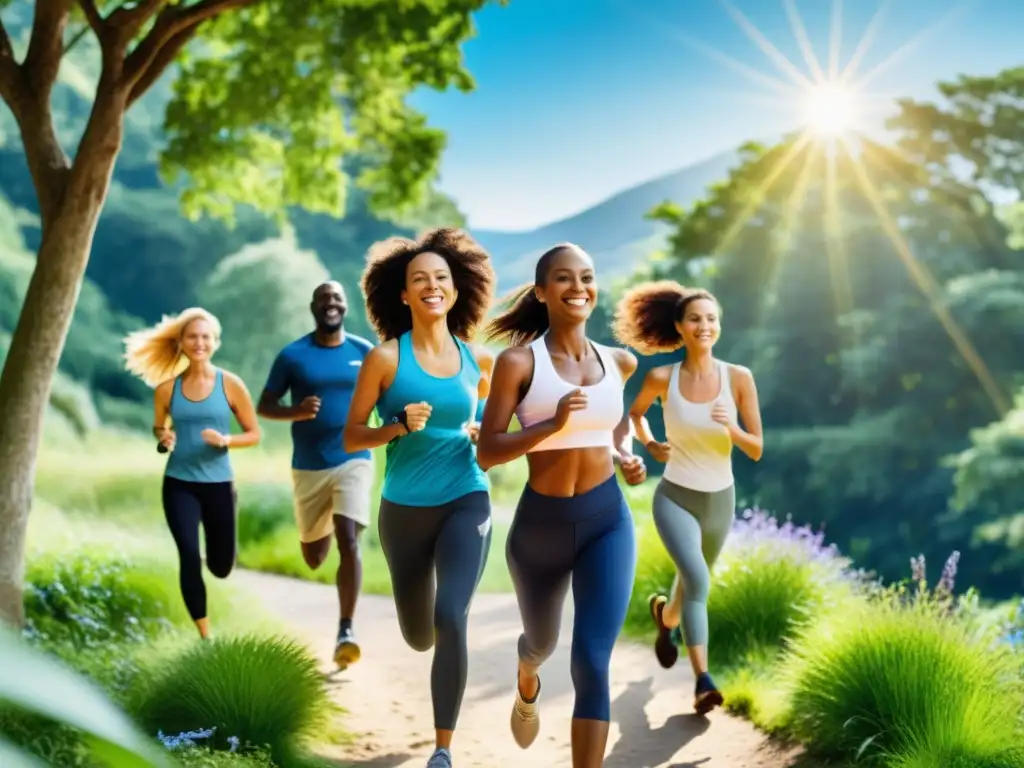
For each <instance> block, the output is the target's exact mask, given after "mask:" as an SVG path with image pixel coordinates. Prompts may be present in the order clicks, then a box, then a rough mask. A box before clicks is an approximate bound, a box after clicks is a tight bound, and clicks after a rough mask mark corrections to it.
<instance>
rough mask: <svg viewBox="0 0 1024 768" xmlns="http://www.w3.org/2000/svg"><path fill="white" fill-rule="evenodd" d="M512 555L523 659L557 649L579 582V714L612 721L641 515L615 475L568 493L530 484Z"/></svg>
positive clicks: (575, 662)
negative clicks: (612, 674)
mask: <svg viewBox="0 0 1024 768" xmlns="http://www.w3.org/2000/svg"><path fill="white" fill-rule="evenodd" d="M506 557H507V559H508V568H509V572H510V573H511V575H512V583H513V585H514V586H515V590H516V597H517V598H518V600H519V612H520V613H521V614H522V619H523V634H522V635H521V636H520V637H519V658H520V659H521V660H522V661H523V663H524V664H527V665H529V666H532V667H534V668H537V667H540V665H541V664H542V663H543V662H544V661H545V660H546V659H547V658H548V657H549V656H550V655H551V654H552V652H553V651H554V650H555V645H556V643H557V642H558V631H559V626H560V624H561V619H562V606H563V604H564V603H565V593H566V591H567V590H568V589H569V584H570V581H571V583H572V594H573V603H574V607H575V618H574V621H573V628H572V667H571V670H572V682H573V688H574V689H575V691H576V703H575V706H574V708H573V717H575V718H582V719H587V720H605V721H607V720H610V719H611V693H610V690H609V686H608V667H609V664H610V662H611V655H612V648H613V647H614V646H615V640H616V638H617V637H618V636H619V632H620V631H622V625H623V624H624V623H625V621H626V610H627V608H628V607H629V598H630V593H631V592H632V589H633V577H634V575H635V572H636V537H635V535H634V531H633V517H632V515H631V514H630V511H629V507H628V506H627V504H626V500H625V498H623V496H622V491H621V490H620V489H619V484H618V481H617V480H616V478H615V476H614V475H612V476H611V477H610V478H609V479H608V480H606V481H605V482H603V483H601V484H600V485H599V486H597V487H596V488H593V489H591V490H589V491H587V492H586V493H583V494H581V495H579V496H570V497H568V498H557V497H553V496H544V495H543V494H540V493H537V492H536V491H534V490H533V489H532V488H530V487H529V486H527V487H526V490H524V491H523V495H522V497H521V498H520V500H519V506H518V507H517V509H516V515H515V519H514V521H513V523H512V527H511V529H510V530H509V534H508V544H507V546H506Z"/></svg>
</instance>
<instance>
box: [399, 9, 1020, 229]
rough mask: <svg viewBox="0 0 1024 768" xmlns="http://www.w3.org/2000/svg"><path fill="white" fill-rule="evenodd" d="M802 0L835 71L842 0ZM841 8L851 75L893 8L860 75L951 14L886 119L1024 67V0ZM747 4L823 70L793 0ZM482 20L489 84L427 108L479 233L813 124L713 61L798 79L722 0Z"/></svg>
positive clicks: (479, 53)
mask: <svg viewBox="0 0 1024 768" xmlns="http://www.w3.org/2000/svg"><path fill="white" fill-rule="evenodd" d="M795 4H796V6H797V8H798V9H799V12H800V15H801V17H802V19H803V22H804V25H805V27H806V29H807V34H808V37H809V38H810V41H811V43H812V45H813V46H814V49H815V52H816V54H817V58H818V60H819V61H821V62H822V63H823V65H826V66H827V61H828V47H829V45H828V43H829V37H830V25H831V21H830V17H831V8H832V0H796V2H795ZM842 5H843V9H842V21H843V23H842V45H841V46H840V65H841V66H842V65H845V64H846V63H847V62H848V61H849V60H850V57H851V55H852V54H853V51H854V49H855V48H856V46H857V42H858V40H860V39H861V38H862V37H863V35H864V31H865V29H866V28H867V26H868V23H869V21H870V20H871V17H872V16H873V15H874V14H875V12H876V11H877V10H878V8H879V7H880V6H883V5H884V6H886V11H885V15H884V16H883V17H882V21H881V23H880V24H879V25H878V27H877V34H876V35H875V37H874V41H873V43H872V45H871V47H870V49H869V50H868V51H867V53H866V55H864V57H863V59H862V60H861V64H860V66H859V67H858V71H859V72H861V73H867V72H868V71H870V70H871V69H873V68H874V67H875V66H877V65H878V64H880V63H881V62H882V61H883V60H885V59H886V58H887V57H888V56H890V55H891V54H893V53H894V52H896V51H897V50H898V49H899V48H900V47H901V46H902V45H904V44H905V43H906V42H907V41H910V40H913V39H915V37H917V36H918V35H920V33H921V32H922V31H923V30H925V29H926V28H928V27H929V26H930V25H931V26H933V27H934V25H936V23H937V22H941V21H942V20H943V19H945V21H944V23H941V24H939V26H937V27H934V28H933V29H932V30H931V31H930V32H929V33H928V34H927V36H925V37H924V38H923V39H920V41H919V42H918V44H917V45H915V46H913V47H912V48H911V49H909V50H907V51H905V52H904V53H903V54H902V55H901V57H900V58H899V60H898V61H895V62H893V63H892V65H891V66H889V67H888V68H887V69H886V70H885V71H883V72H881V73H880V74H879V75H878V76H877V77H876V78H875V79H874V81H873V82H872V83H871V85H870V86H869V88H868V92H869V93H871V94H874V97H873V104H874V106H873V109H872V115H871V116H872V117H875V118H876V122H880V121H881V117H882V116H883V115H884V110H885V109H886V105H887V104H888V103H891V100H892V98H895V97H897V96H904V95H906V96H913V97H917V98H931V97H932V96H933V94H934V93H935V91H934V83H935V81H937V80H941V79H949V78H952V77H955V76H956V75H957V74H960V73H969V74H990V73H994V72H996V71H998V70H999V69H1002V68H1005V67H1009V66H1016V65H1022V64H1024V50H1022V48H1021V44H1020V40H1021V36H1020V30H1022V29H1024V0H974V1H973V2H957V1H956V0H892V1H891V2H886V3H882V2H880V0H845V2H843V3H842ZM733 7H735V8H737V9H738V10H739V11H741V12H742V13H743V14H744V15H745V16H746V17H747V18H748V19H749V20H750V21H751V22H752V23H753V24H754V25H755V26H756V27H757V28H758V29H759V30H760V31H761V32H762V33H763V34H764V36H765V37H766V38H767V39H768V40H770V41H771V43H772V44H773V45H774V46H775V47H776V48H778V49H779V50H780V51H781V52H782V53H783V54H785V56H786V57H787V58H788V59H789V60H790V61H791V62H793V64H795V65H796V66H797V68H798V69H800V70H801V71H802V72H804V73H805V74H809V69H808V66H807V64H806V63H805V62H804V59H803V57H802V55H801V52H800V47H799V45H798V43H797V41H796V39H795V37H794V35H793V33H792V32H791V30H790V26H789V20H788V16H787V14H786V10H785V6H784V2H783V0H733ZM951 12H952V13H953V14H954V15H952V16H946V14H948V13H951ZM476 20H477V26H478V31H479V33H478V35H477V37H476V38H475V39H474V40H472V41H470V42H469V43H468V44H467V45H466V46H465V56H466V63H467V65H468V67H469V69H470V70H471V72H472V73H473V75H474V77H475V79H476V81H477V89H476V91H474V92H473V93H470V94H460V93H457V92H451V93H443V94H439V93H435V92H423V93H418V94H417V95H416V96H415V98H414V99H413V103H414V104H415V106H416V107H417V108H419V109H422V110H423V111H425V112H426V113H427V114H428V115H429V117H430V120H431V123H432V124H433V125H435V126H437V127H439V128H442V129H444V130H445V131H446V132H447V134H448V149H447V151H446V153H445V157H444V162H443V166H442V179H441V183H440V187H441V188H442V189H443V190H444V191H445V192H447V193H448V194H450V195H452V196H453V197H454V198H455V199H456V200H457V201H458V203H459V206H460V207H461V209H462V210H463V211H464V212H465V213H466V214H467V215H468V218H469V223H470V225H471V226H473V227H476V228H487V229H500V230H518V229H529V228H533V227H535V226H539V225H541V224H545V223H548V222H550V221H554V220H557V219H560V218H563V217H565V216H567V215H571V214H573V213H576V212H578V211H580V210H583V209H585V208H588V207H589V206H591V205H593V204H594V203H597V202H599V201H600V200H602V199H604V198H606V197H608V196H609V195H612V194H614V193H615V192H617V191H619V190H622V189H625V188H627V187H629V186H632V185H634V184H637V183H640V182H643V181H646V180H647V179H650V178H653V177H655V176H659V175H662V174H665V173H668V172H671V171H674V170H677V169H679V168H682V167H684V166H686V165H689V164H691V163H694V162H697V161H699V160H702V159H704V158H706V157H709V156H710V155H713V154H715V153H716V152H720V151H723V150H726V149H730V148H732V147H735V146H736V145H738V144H739V143H741V142H743V141H745V140H747V139H750V138H770V137H772V136H775V135H778V134H779V133H781V132H783V131H786V130H790V129H793V128H795V127H797V126H798V125H799V123H800V118H801V116H800V113H799V107H798V106H797V105H796V102H794V101H793V100H792V99H787V97H785V96H782V95H780V94H778V93H777V92H775V91H773V90H772V89H771V88H770V87H768V86H766V85H764V84H763V83H761V82H758V81H756V80H752V79H751V78H749V77H748V76H747V75H745V74H744V73H742V72H738V71H736V69H735V68H732V67H730V65H728V64H725V63H722V62H721V61H720V60H718V59H716V58H715V57H714V54H708V53H707V50H706V49H707V48H711V49H714V50H717V51H719V52H720V53H722V54H725V55H727V56H729V57H731V58H732V59H734V60H737V61H739V62H741V63H742V64H745V65H746V66H747V67H750V68H752V69H755V70H757V71H759V72H761V73H763V74H765V75H770V76H772V77H773V78H776V79H779V80H786V79H787V76H786V75H785V74H784V73H782V72H781V71H780V70H779V69H777V68H776V67H775V65H774V64H773V62H772V60H771V59H770V58H769V57H768V56H766V55H765V54H764V53H763V52H762V51H761V50H760V49H759V48H758V47H757V45H756V44H755V43H754V42H752V41H751V40H750V39H749V38H748V37H747V36H746V35H745V34H744V32H743V30H742V29H741V27H740V26H739V25H738V24H737V23H736V22H735V21H734V20H733V19H732V18H731V17H730V15H729V13H728V11H727V9H726V6H725V5H724V4H723V3H722V2H720V0H511V2H510V3H509V4H508V5H507V6H506V7H500V6H497V5H492V6H488V7H487V8H485V9H484V10H483V11H481V12H480V13H479V14H477V16H476ZM694 40H697V41H699V42H698V43H697V44H696V45H695V44H694V43H693V42H692V41H694ZM701 46H704V48H702V47H701ZM875 98H877V101H874V99H875Z"/></svg>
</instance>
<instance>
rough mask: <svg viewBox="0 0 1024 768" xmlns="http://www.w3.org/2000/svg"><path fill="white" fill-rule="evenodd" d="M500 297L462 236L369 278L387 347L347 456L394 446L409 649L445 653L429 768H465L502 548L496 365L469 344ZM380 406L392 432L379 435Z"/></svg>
mask: <svg viewBox="0 0 1024 768" xmlns="http://www.w3.org/2000/svg"><path fill="white" fill-rule="evenodd" d="M493 285H494V271H493V269H492V268H491V262H490V257H489V256H488V255H487V253H486V252H485V251H484V250H483V249H482V248H481V247H480V246H479V245H478V244H477V243H476V242H474V241H473V239H472V238H470V237H469V235H467V234H465V233H464V232H461V231H459V230H454V229H435V230H432V231H430V232H427V233H426V234H425V235H423V236H422V237H421V238H420V239H419V240H417V241H412V240H406V239H404V238H391V239H389V240H386V241H384V242H382V243H378V244H377V245H375V246H374V247H373V248H372V249H371V251H370V255H369V258H368V263H367V267H366V270H365V272H364V273H363V293H364V294H365V296H366V309H367V315H368V316H369V318H370V321H371V322H372V323H373V325H374V327H375V328H376V330H377V334H378V335H379V336H380V338H381V339H382V340H383V342H382V343H381V345H380V346H378V347H375V348H374V349H373V350H372V351H371V352H370V354H369V355H367V357H366V361H365V363H364V364H363V367H362V369H361V370H360V372H359V380H358V382H357V383H356V391H355V394H354V395H353V397H352V407H351V410H350V412H349V419H348V423H347V424H346V426H345V449H346V450H348V451H366V450H371V449H373V448H376V447H377V446H380V445H387V463H386V465H385V472H384V487H383V489H382V491H381V496H382V498H381V503H380V514H379V516H378V521H377V525H378V529H379V532H380V542H381V548H382V549H383V551H384V557H385V558H386V560H387V563H388V568H389V569H390V571H391V585H392V590H393V592H394V598H395V606H396V607H397V609H398V621H399V624H400V625H401V629H402V635H403V636H404V637H405V641H406V642H407V643H408V644H409V646H410V647H412V648H413V649H415V650H417V651H426V650H428V649H430V648H431V647H434V660H433V665H432V667H431V672H430V690H431V696H432V699H433V709H434V728H435V750H434V753H433V754H432V755H431V757H430V759H429V760H428V761H427V768H451V765H452V755H451V743H452V735H453V732H454V730H455V725H456V722H457V720H458V715H459V709H460V707H461V705H462V696H463V693H464V691H465V688H466V670H467V666H468V649H467V643H466V618H467V615H468V613H469V606H470V602H471V601H472V599H473V594H474V592H475V591H476V587H477V584H478V583H479V581H480V577H481V576H482V575H483V571H484V565H485V564H486V561H487V553H488V549H489V547H490V543H491V502H490V496H489V493H488V483H487V478H486V476H485V475H484V473H483V470H481V469H480V467H479V465H478V464H477V461H476V451H475V449H474V448H473V440H472V437H471V435H470V431H471V430H472V428H473V422H474V420H475V414H476V412H477V403H478V400H479V399H480V398H484V397H486V396H487V391H488V388H489V385H490V373H491V368H492V365H493V360H492V358H491V356H490V353H488V352H487V351H486V350H484V349H483V348H478V347H471V346H470V345H469V344H468V341H469V340H470V339H471V338H472V337H473V334H474V331H475V330H476V328H477V326H478V325H479V324H480V322H481V321H482V320H483V318H484V315H485V314H486V312H487V310H488V307H489V306H490V301H491V295H492V290H493ZM375 407H376V408H377V412H378V413H379V414H380V416H381V419H382V420H383V422H384V425H383V426H381V427H370V426H368V425H367V422H368V420H369V417H370V413H371V412H372V411H373V409H374V408H375ZM435 578H436V584H437V586H436V589H435V586H434V584H435Z"/></svg>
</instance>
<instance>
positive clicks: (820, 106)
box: [804, 82, 859, 138]
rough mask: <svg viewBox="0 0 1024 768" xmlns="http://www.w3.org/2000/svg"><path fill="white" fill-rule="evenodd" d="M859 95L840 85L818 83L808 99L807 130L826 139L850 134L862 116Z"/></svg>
mask: <svg viewBox="0 0 1024 768" xmlns="http://www.w3.org/2000/svg"><path fill="white" fill-rule="evenodd" d="M858 113H859V109H858V104H857V94H856V92H855V91H853V90H852V89H850V88H847V87H843V86H842V85H839V84H838V83H830V82H824V83H820V84H816V85H815V86H814V87H813V88H812V89H811V90H810V91H809V92H808V93H807V96H806V100H805V103H804V121H805V123H806V125H807V128H808V130H810V131H811V132H813V133H814V134H816V135H817V136H821V137H823V138H837V137H840V136H842V135H844V134H846V133H849V132H850V131H851V130H852V129H853V128H854V126H855V125H856V123H857V121H858V117H859V114H858Z"/></svg>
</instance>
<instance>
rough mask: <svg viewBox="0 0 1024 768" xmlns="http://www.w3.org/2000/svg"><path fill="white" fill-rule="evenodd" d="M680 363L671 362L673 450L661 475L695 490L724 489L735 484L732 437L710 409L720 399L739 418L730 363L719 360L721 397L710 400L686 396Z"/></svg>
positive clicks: (669, 431)
mask: <svg viewBox="0 0 1024 768" xmlns="http://www.w3.org/2000/svg"><path fill="white" fill-rule="evenodd" d="M679 366H680V363H676V364H675V365H673V366H672V375H671V376H670V377H669V382H668V392H667V394H666V396H665V403H664V409H665V410H664V413H665V442H667V443H668V444H669V447H670V448H671V452H670V453H669V458H668V462H667V463H666V464H665V472H664V474H663V475H662V477H663V478H665V479H666V480H668V481H669V482H670V483H672V484H673V485H679V486H682V487H683V488H689V489H690V490H692V491H704V492H706V493H714V492H716V491H724V490H725V489H726V488H728V487H729V486H730V485H732V484H733V474H732V438H731V437H730V436H729V432H728V430H727V429H726V428H725V427H723V426H722V425H721V424H719V423H718V422H716V421H714V420H713V419H712V418H711V410H712V408H714V407H715V403H721V404H722V405H724V406H725V408H726V411H727V412H728V414H729V416H730V417H731V418H732V420H733V421H735V420H736V418H737V414H736V410H737V409H736V399H735V398H734V397H733V395H732V382H731V381H730V377H729V366H728V365H727V364H726V363H723V362H721V361H719V362H718V377H719V381H720V382H721V389H720V391H719V393H718V397H716V398H715V399H714V400H711V401H710V402H707V403H693V402H690V401H689V400H687V399H686V398H684V397H683V394H682V392H680V391H679Z"/></svg>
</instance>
